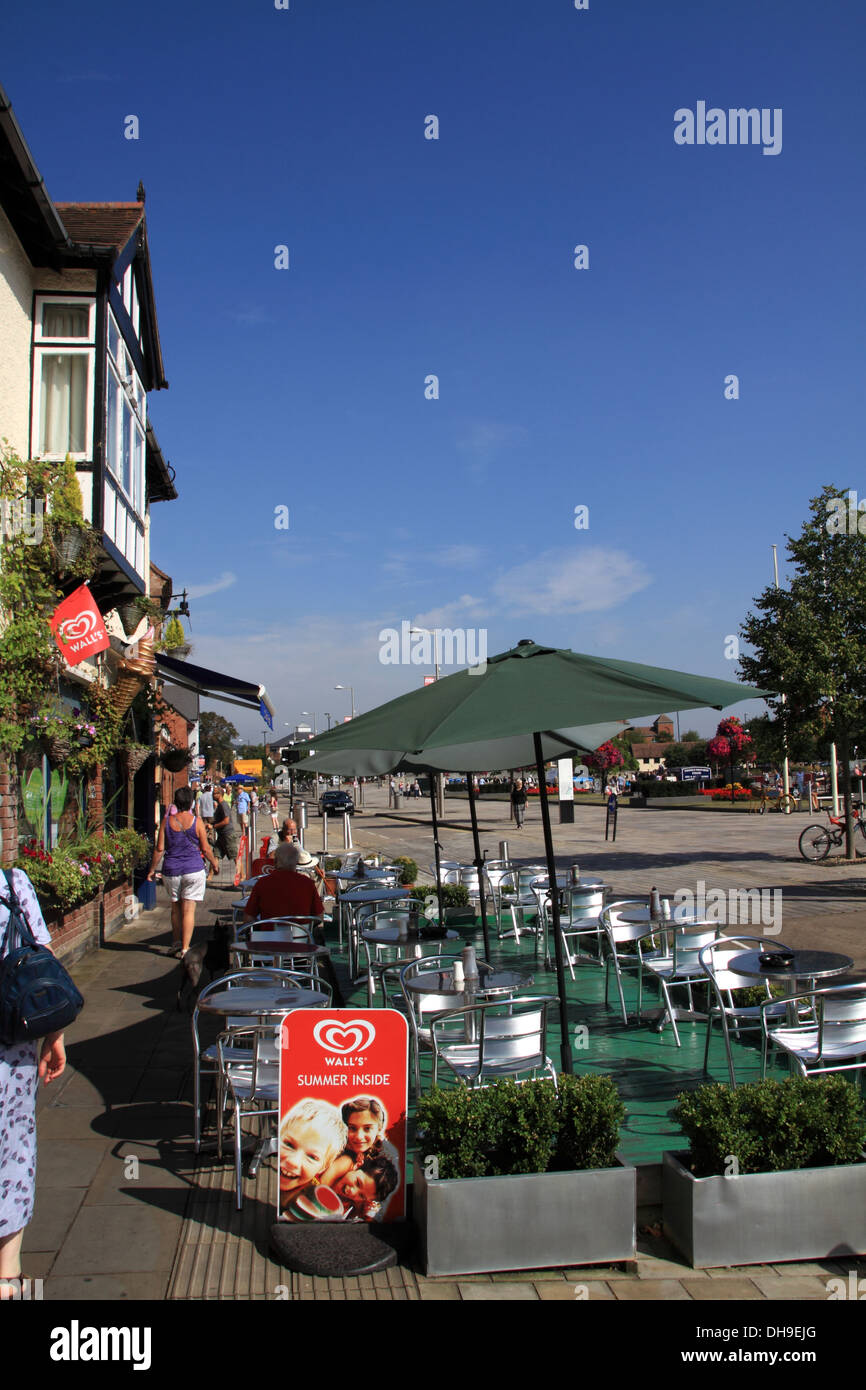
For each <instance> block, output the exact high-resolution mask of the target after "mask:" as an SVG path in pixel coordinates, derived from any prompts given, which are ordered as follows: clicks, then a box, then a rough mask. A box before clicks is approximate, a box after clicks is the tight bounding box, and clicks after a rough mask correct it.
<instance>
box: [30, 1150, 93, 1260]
mask: <svg viewBox="0 0 866 1390" xmlns="http://www.w3.org/2000/svg"><path fill="white" fill-rule="evenodd" d="M37 1163H38V1159H37ZM85 1192H86V1188H83V1187H46V1188H45V1189H44V1190H43V1189H42V1187H40V1186H38V1185H37V1188H36V1208H35V1211H34V1215H33V1220H32V1221H31V1222H30V1225H29V1226H28V1227H27V1228H26V1230H25V1232H24V1246H23V1249H24V1259H25V1262H26V1260H27V1257H28V1255H29V1253H30V1252H31V1251H36V1250H40V1251H51V1252H53V1253H56V1252H57V1251H58V1250H60V1248H61V1246H62V1245H63V1243H64V1241H65V1239H66V1237H67V1235H68V1233H69V1231H70V1229H71V1227H72V1224H73V1222H74V1221H75V1217H76V1215H77V1213H78V1209H79V1207H80V1206H81V1204H82V1202H83V1201H84V1195H85Z"/></svg>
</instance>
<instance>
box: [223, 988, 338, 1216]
mask: <svg viewBox="0 0 866 1390" xmlns="http://www.w3.org/2000/svg"><path fill="white" fill-rule="evenodd" d="M252 974H257V975H262V974H272V975H276V976H277V977H278V979H277V980H276V983H277V984H281V985H284V986H286V987H287V988H294V989H299V990H302V991H303V990H310V989H311V986H312V985H313V983H314V982H313V980H312V979H311V978H310V976H309V975H303V974H299V973H298V972H297V971H294V970H274V971H265V972H263V971H245V972H244V973H243V975H242V977H241V979H240V980H239V981H238V983H242V984H244V985H249V984H250V983H251V980H250V975H252ZM315 987H316V992H320V993H323V994H326V995H327V996H328V1000H329V1001H330V997H331V987H330V985H329V983H328V982H327V981H326V980H324V981H318V980H317V981H315ZM315 1007H322V1006H321V1005H318V1004H317V1005H316V1006H315ZM279 1035H280V1025H279V1024H274V1023H251V1021H250V1019H249V1018H248V1017H247V1018H244V1019H243V1020H235V1021H233V1022H231V1023H230V1024H229V1026H228V1027H227V1028H226V1029H225V1031H224V1032H223V1033H221V1034H220V1036H219V1037H218V1039H217V1053H218V1062H219V1071H220V1081H221V1090H222V1097H223V1103H222V1109H221V1110H220V1112H219V1122H218V1123H219V1127H218V1131H217V1153H218V1155H220V1156H221V1155H222V1131H223V1115H224V1110H225V1103H226V1101H230V1102H231V1103H232V1104H233V1106H234V1159H235V1205H236V1206H237V1209H238V1211H240V1210H241V1208H242V1206H243V1189H242V1159H243V1149H242V1142H243V1141H242V1132H241V1120H242V1118H243V1116H244V1115H249V1114H254V1115H255V1116H256V1117H257V1118H259V1119H266V1118H268V1117H270V1116H275V1115H276V1114H277V1112H278V1107H279V1084H280V1036H279ZM238 1049H241V1050H240V1052H239V1051H238Z"/></svg>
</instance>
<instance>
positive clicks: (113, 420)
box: [106, 367, 121, 479]
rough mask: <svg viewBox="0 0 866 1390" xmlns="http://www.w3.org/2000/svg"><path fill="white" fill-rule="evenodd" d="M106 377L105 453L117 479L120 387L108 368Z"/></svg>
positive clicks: (118, 468) (118, 469)
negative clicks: (106, 422) (106, 423)
mask: <svg viewBox="0 0 866 1390" xmlns="http://www.w3.org/2000/svg"><path fill="white" fill-rule="evenodd" d="M106 375H107V377H108V383H107V385H108V401H107V411H108V415H107V419H108V425H107V429H106V451H107V456H108V457H107V462H108V467H109V468H110V470H111V472H112V473H113V474H114V476H115V478H117V479H119V478H120V421H121V409H120V387H119V386H118V384H117V377H116V376H115V375H114V372H113V371H112V370H111V367H109V368H108V372H107V373H106Z"/></svg>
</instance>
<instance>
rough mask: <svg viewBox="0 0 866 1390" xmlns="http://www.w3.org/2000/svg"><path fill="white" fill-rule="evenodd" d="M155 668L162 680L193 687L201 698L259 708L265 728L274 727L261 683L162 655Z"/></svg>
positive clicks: (270, 709) (271, 711) (186, 687)
mask: <svg viewBox="0 0 866 1390" xmlns="http://www.w3.org/2000/svg"><path fill="white" fill-rule="evenodd" d="M156 671H157V675H159V676H161V677H162V678H163V680H168V681H172V682H173V683H174V684H175V685H182V686H183V687H184V689H185V690H194V691H195V693H196V694H197V695H200V696H202V698H203V699H206V700H221V701H223V702H224V703H225V704H227V705H241V706H242V707H243V708H244V709H254V710H258V712H259V714H260V715H261V716H262V719H263V720H264V721H265V723H266V724H267V726H268V728H269V729H273V727H274V707H273V705H272V704H271V702H270V700H269V699H268V695H267V691H266V690H265V687H264V686H263V685H254V684H253V683H252V681H241V680H238V679H237V678H236V677H235V676H226V675H223V673H222V672H221V671H207V670H205V668H204V666H193V665H192V663H191V662H189V661H181V660H179V658H178V657H176V656H167V655H164V654H160V655H158V656H157V658H156Z"/></svg>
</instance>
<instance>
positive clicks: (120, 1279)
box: [23, 825, 866, 1301]
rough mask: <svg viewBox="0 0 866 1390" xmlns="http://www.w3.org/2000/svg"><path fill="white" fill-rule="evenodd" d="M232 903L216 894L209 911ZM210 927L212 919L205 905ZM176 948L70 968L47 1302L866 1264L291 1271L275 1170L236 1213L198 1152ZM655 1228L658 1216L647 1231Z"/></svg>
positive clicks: (753, 1288)
mask: <svg viewBox="0 0 866 1390" xmlns="http://www.w3.org/2000/svg"><path fill="white" fill-rule="evenodd" d="M360 831H361V826H360V825H358V827H357V828H356V834H359V832H360ZM364 838H365V839H366V838H367V837H366V835H365V837H364ZM232 896H233V892H232V891H231V890H229V889H228V887H227V886H225V887H223V888H221V889H220V888H217V889H214V888H209V889H208V894H207V899H206V905H205V906H206V908H212V907H214V906H224V905H225V904H226V903H227V902H228V901H229V900H230V899H231V897H232ZM199 921H200V923H201V924H202V926H204V924H206V923H208V922H209V921H210V912H209V911H206V910H202V909H199ZM168 944H169V918H168V910H167V908H165V907H160V908H158V909H157V910H156V911H155V912H152V913H146V914H143V915H142V916H141V917H140V918H139V920H138V922H136V923H132V924H130V925H129V926H127V927H125V928H124V929H123V930H122V931H121V932H120V933H118V935H117V936H115V937H113V938H112V940H111V941H110V942H109V943H108V944H107V945H106V946H105V947H103V948H102V949H100V950H99V951H96V952H93V953H92V954H91V955H89V956H87V957H85V958H84V960H82V961H81V962H79V963H78V965H77V966H76V967H75V972H74V973H75V976H76V979H77V981H78V983H79V985H80V986H81V988H82V992H83V993H84V995H85V999H86V1007H85V1009H84V1012H83V1013H82V1014H81V1016H80V1018H79V1020H78V1021H77V1022H76V1024H75V1025H74V1027H73V1028H71V1029H70V1030H69V1032H68V1035H67V1041H68V1054H69V1066H68V1068H67V1071H66V1073H65V1075H64V1076H63V1077H62V1078H61V1080H60V1081H59V1082H57V1083H55V1084H53V1085H52V1086H49V1087H43V1088H42V1090H41V1095H40V1099H39V1107H38V1131H39V1158H38V1179H37V1205H36V1214H35V1218H34V1220H33V1222H32V1223H31V1225H30V1227H29V1228H28V1231H27V1235H26V1239H25V1244H24V1250H25V1255H24V1266H23V1268H24V1272H25V1274H26V1275H27V1276H29V1277H31V1278H42V1279H43V1280H44V1294H45V1297H46V1299H53V1300H70V1301H78V1300H82V1299H109V1300H121V1299H157V1300H161V1299H166V1298H169V1299H198V1298H242V1299H250V1298H251V1299H272V1298H279V1297H282V1298H285V1297H288V1298H290V1299H302V1300H307V1299H315V1300H318V1299H326V1300H333V1299H371V1298H375V1299H382V1298H384V1299H389V1300H390V1299H395V1298H396V1299H398V1300H402V1299H424V1300H427V1299H431V1300H468V1301H477V1300H479V1299H481V1300H494V1299H496V1300H498V1299H507V1300H512V1299H520V1300H524V1299H529V1300H536V1299H542V1300H549V1299H575V1298H589V1299H594V1298H595V1299H605V1300H611V1299H618V1300H633V1299H638V1300H646V1299H665V1300H668V1299H678V1300H685V1299H694V1300H698V1301H704V1300H708V1299H709V1300H712V1299H743V1298H748V1299H755V1300H767V1299H770V1300H775V1299H794V1300H802V1299H812V1300H826V1298H827V1289H826V1282H827V1280H828V1279H830V1278H832V1277H846V1276H847V1271H848V1269H849V1268H855V1269H856V1270H857V1271H858V1274H862V1273H864V1272H866V1261H840V1262H836V1261H821V1262H815V1263H808V1264H801V1265H779V1266H760V1267H751V1268H748V1269H741V1270H712V1271H706V1272H703V1271H695V1270H690V1269H688V1268H687V1267H686V1266H685V1265H684V1264H683V1263H682V1261H681V1260H680V1259H679V1257H678V1256H677V1255H676V1254H675V1252H674V1251H673V1250H672V1249H671V1248H670V1247H669V1246H668V1245H667V1243H666V1242H665V1241H664V1240H663V1239H662V1238H661V1236H660V1235H658V1234H653V1233H652V1231H651V1230H649V1229H647V1230H645V1233H644V1234H642V1235H641V1238H640V1243H639V1258H638V1261H637V1264H636V1268H634V1269H632V1270H630V1271H624V1270H608V1269H596V1268H593V1269H584V1270H574V1269H568V1270H543V1271H535V1272H522V1273H520V1274H503V1275H492V1276H476V1277H469V1278H461V1279H446V1280H436V1279H425V1278H424V1277H423V1276H422V1275H421V1274H420V1273H419V1272H418V1270H417V1268H414V1267H411V1266H405V1267H400V1268H398V1269H396V1270H391V1271H389V1272H388V1273H387V1274H384V1275H377V1276H371V1277H370V1278H366V1279H354V1280H353V1279H346V1280H341V1279H340V1280H334V1279H329V1280H324V1279H321V1280H314V1279H305V1278H301V1277H299V1276H297V1275H290V1274H289V1273H288V1272H287V1271H285V1270H283V1269H281V1268H280V1266H279V1265H278V1264H277V1263H275V1262H274V1261H273V1260H271V1259H270V1257H269V1255H268V1248H267V1235H268V1229H269V1226H270V1223H271V1220H272V1213H273V1211H274V1208H275V1193H276V1187H275V1184H276V1169H275V1161H274V1160H273V1159H271V1160H269V1161H268V1162H267V1163H266V1164H265V1165H264V1166H263V1168H262V1170H261V1172H260V1174H259V1177H258V1179H257V1181H256V1182H251V1181H250V1180H249V1179H246V1199H245V1204H244V1211H243V1213H242V1214H241V1215H238V1213H236V1211H235V1208H234V1200H233V1190H232V1185H233V1173H232V1167H231V1161H230V1158H228V1157H227V1158H226V1160H225V1161H224V1162H222V1163H217V1162H216V1161H215V1158H214V1157H213V1156H212V1155H205V1156H202V1157H201V1158H200V1159H199V1160H196V1158H195V1156H194V1154H193V1152H192V1138H191V1135H192V1107H191V1093H192V1091H191V1047H190V1026H189V1017H188V1015H187V1014H185V1013H180V1012H177V1010H176V1007H175V996H176V990H177V986H178V983H179V976H180V971H179V967H178V965H177V963H176V962H175V961H174V960H172V959H170V958H168V957H167V956H166V954H165V951H166V949H167V947H168ZM658 1220H659V1212H658V1211H657V1210H648V1211H645V1212H642V1213H641V1214H640V1218H639V1224H640V1225H642V1226H643V1227H645V1228H651V1227H653V1226H654V1225H655V1223H657V1222H658Z"/></svg>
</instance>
